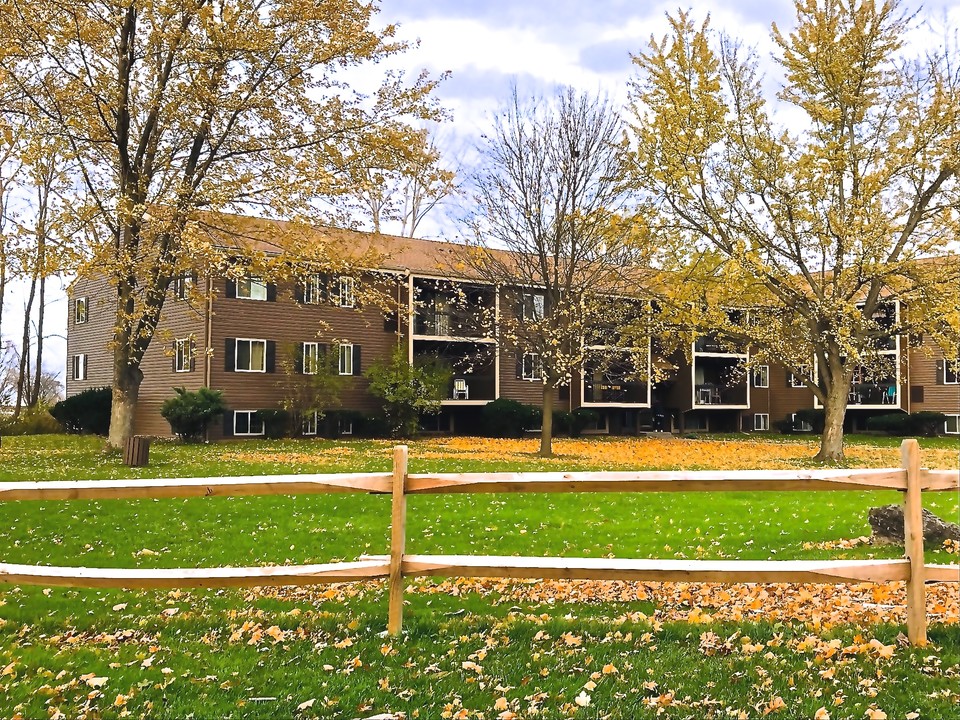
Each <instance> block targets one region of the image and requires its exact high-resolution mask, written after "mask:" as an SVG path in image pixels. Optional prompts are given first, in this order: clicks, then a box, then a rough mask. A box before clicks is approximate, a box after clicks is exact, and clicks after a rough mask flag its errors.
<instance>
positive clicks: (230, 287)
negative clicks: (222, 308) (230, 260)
mask: <svg viewBox="0 0 960 720" xmlns="http://www.w3.org/2000/svg"><path fill="white" fill-rule="evenodd" d="M223 294H224V295H226V296H227V297H228V298H235V297H236V296H237V281H236V280H230V279H229V278H228V279H227V283H226V286H225V287H224V293H223Z"/></svg>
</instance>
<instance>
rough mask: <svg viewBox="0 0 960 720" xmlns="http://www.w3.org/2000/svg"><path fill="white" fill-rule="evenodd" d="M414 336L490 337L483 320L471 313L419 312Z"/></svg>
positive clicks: (415, 322) (415, 320)
mask: <svg viewBox="0 0 960 720" xmlns="http://www.w3.org/2000/svg"><path fill="white" fill-rule="evenodd" d="M413 333H414V335H427V336H431V337H462V338H478V337H487V336H488V335H490V332H489V328H487V327H486V323H484V321H483V318H481V317H479V315H478V314H477V313H470V312H419V313H417V314H416V316H415V317H414V322H413Z"/></svg>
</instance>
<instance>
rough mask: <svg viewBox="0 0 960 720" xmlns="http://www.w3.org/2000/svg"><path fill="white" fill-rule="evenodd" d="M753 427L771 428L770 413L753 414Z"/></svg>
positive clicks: (758, 428)
mask: <svg viewBox="0 0 960 720" xmlns="http://www.w3.org/2000/svg"><path fill="white" fill-rule="evenodd" d="M753 429H754V430H769V429H770V414H769V413H756V414H755V415H754V416H753Z"/></svg>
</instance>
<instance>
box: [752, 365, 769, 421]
mask: <svg viewBox="0 0 960 720" xmlns="http://www.w3.org/2000/svg"><path fill="white" fill-rule="evenodd" d="M758 380H759V381H761V382H758ZM753 386H754V387H755V388H768V387H770V366H769V365H757V366H756V367H755V368H754V369H753ZM768 429H769V428H768Z"/></svg>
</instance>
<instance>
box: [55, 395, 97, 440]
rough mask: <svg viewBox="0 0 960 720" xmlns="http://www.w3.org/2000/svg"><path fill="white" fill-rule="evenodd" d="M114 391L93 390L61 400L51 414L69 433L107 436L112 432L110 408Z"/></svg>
mask: <svg viewBox="0 0 960 720" xmlns="http://www.w3.org/2000/svg"><path fill="white" fill-rule="evenodd" d="M112 405H113V391H112V390H111V389H110V388H91V389H90V390H84V391H83V392H81V393H77V394H76V395H73V396H72V397H68V398H67V399H66V400H61V401H60V402H58V403H57V404H56V405H54V406H53V409H51V410H50V414H51V415H53V417H55V418H56V419H57V420H58V421H59V422H60V424H61V425H63V427H65V428H66V429H67V432H71V433H87V434H91V435H106V434H107V433H109V432H110V408H111V407H112Z"/></svg>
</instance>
